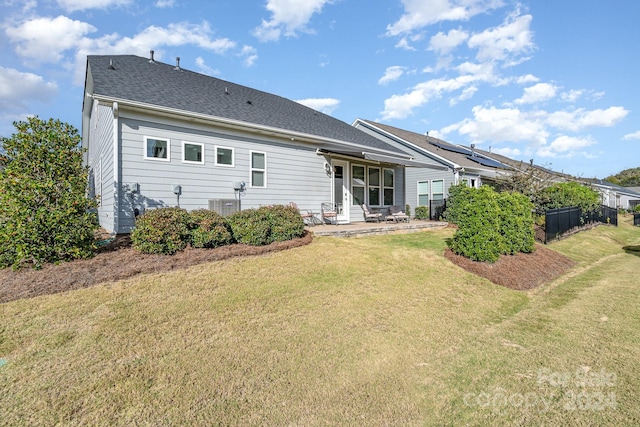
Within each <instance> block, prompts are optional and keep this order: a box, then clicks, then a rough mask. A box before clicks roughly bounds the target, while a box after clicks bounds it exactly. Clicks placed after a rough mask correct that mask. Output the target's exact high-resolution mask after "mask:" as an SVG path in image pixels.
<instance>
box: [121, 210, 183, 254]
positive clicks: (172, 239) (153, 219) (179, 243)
mask: <svg viewBox="0 0 640 427" xmlns="http://www.w3.org/2000/svg"><path fill="white" fill-rule="evenodd" d="M191 223H192V221H191V217H190V215H189V213H188V212H187V211H186V209H181V208H159V209H153V210H149V211H147V212H145V213H144V215H141V216H139V217H138V218H137V219H136V226H135V228H134V229H133V231H132V232H131V242H132V243H133V247H134V248H135V249H137V250H139V251H140V252H143V253H145V254H167V255H172V254H174V253H176V252H178V251H181V250H183V249H184V248H186V247H187V242H188V241H189V236H190V233H189V231H190V230H189V228H190V227H189V226H190V224H191Z"/></svg>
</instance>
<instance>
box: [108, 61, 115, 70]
mask: <svg viewBox="0 0 640 427" xmlns="http://www.w3.org/2000/svg"><path fill="white" fill-rule="evenodd" d="M109 69H110V70H115V69H116V67H114V66H113V58H109Z"/></svg>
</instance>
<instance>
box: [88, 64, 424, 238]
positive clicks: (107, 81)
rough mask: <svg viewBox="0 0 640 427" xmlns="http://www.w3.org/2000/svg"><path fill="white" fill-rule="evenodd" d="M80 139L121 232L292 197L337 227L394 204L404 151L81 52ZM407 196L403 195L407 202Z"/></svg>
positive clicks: (170, 70)
mask: <svg viewBox="0 0 640 427" xmlns="http://www.w3.org/2000/svg"><path fill="white" fill-rule="evenodd" d="M82 116H83V121H82V138H83V139H82V143H83V147H85V148H86V149H87V152H86V155H85V163H86V164H87V165H88V166H89V168H90V177H91V183H90V187H91V190H92V191H93V193H94V194H95V196H96V197H97V198H98V200H99V208H98V215H99V219H100V224H101V226H102V227H104V228H105V229H106V230H108V231H109V232H113V233H127V232H129V231H130V230H131V229H132V227H133V226H134V221H135V216H136V215H138V214H141V213H143V212H144V211H145V210H147V209H152V208H157V207H162V206H180V207H183V208H186V209H188V210H193V209H198V208H210V209H215V210H217V211H219V212H221V213H223V214H226V213H230V212H232V211H234V210H237V209H240V208H241V209H247V208H255V207H259V206H262V205H270V204H287V203H289V202H295V203H296V204H297V205H298V207H299V208H301V209H310V210H312V211H313V212H314V213H319V211H320V206H321V203H323V202H331V203H333V204H334V206H335V207H336V208H337V211H338V221H339V222H341V223H349V222H354V221H362V220H363V213H362V209H361V208H360V206H359V205H360V204H361V203H363V202H365V203H368V204H369V205H371V206H372V207H381V208H384V207H387V206H391V205H400V206H404V204H405V203H406V195H405V187H404V183H405V170H406V167H407V166H411V167H425V168H429V167H432V166H433V165H432V162H430V161H428V162H426V163H423V162H421V161H420V160H419V159H415V158H414V156H413V155H412V154H410V153H408V152H407V151H405V150H402V149H400V148H398V147H396V146H395V145H393V144H389V143H387V142H385V141H383V140H381V139H379V138H375V137H373V136H371V135H370V134H367V133H365V132H362V131H361V130H359V129H356V128H355V127H353V126H350V125H349V124H347V123H344V122H342V121H340V120H337V119H335V118H333V117H330V116H328V115H325V114H322V113H320V112H318V111H315V110H313V109H311V108H308V107H305V106H303V105H301V104H299V103H297V102H294V101H291V100H288V99H285V98H283V97H280V96H277V95H273V94H269V93H265V92H262V91H259V90H256V89H251V88H248V87H245V86H241V85H238V84H234V83H231V82H227V81H224V80H220V79H217V78H213V77H209V76H206V75H202V74H199V73H195V72H192V71H188V70H185V69H183V68H181V67H180V64H179V59H177V60H176V64H175V65H169V64H165V63H161V62H158V61H155V60H154V58H153V53H152V54H151V57H150V58H143V57H139V56H132V55H111V56H109V55H107V56H89V57H88V58H87V69H86V78H85V97H84V103H83V108H82ZM412 197H413V196H412Z"/></svg>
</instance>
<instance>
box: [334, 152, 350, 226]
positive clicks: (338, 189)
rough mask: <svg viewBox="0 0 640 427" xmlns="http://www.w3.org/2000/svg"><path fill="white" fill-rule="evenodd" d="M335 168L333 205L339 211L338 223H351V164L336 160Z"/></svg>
mask: <svg viewBox="0 0 640 427" xmlns="http://www.w3.org/2000/svg"><path fill="white" fill-rule="evenodd" d="M332 166H333V203H335V205H336V208H337V210H338V222H349V206H350V205H351V203H350V192H349V163H347V162H345V161H343V160H334V161H333V162H332Z"/></svg>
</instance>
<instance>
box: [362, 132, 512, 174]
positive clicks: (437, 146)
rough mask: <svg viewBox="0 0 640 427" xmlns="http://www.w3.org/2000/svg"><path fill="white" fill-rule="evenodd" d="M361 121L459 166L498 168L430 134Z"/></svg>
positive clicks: (469, 151)
mask: <svg viewBox="0 0 640 427" xmlns="http://www.w3.org/2000/svg"><path fill="white" fill-rule="evenodd" d="M363 121H364V122H366V123H369V124H370V125H372V126H375V127H377V128H379V129H382V130H383V131H385V132H388V133H390V134H392V135H395V136H396V137H398V138H400V139H403V140H405V141H407V142H410V143H412V144H414V145H416V146H418V147H420V148H423V149H425V150H426V151H428V152H430V153H433V154H435V155H437V156H440V157H442V158H444V159H447V160H449V161H450V162H453V163H455V164H457V165H459V166H462V167H465V168H470V169H484V170H495V169H497V168H498V167H496V166H491V165H489V164H484V165H483V164H482V163H480V162H479V161H473V160H470V159H469V155H470V153H471V149H470V148H466V147H464V148H463V149H460V148H462V147H461V146H458V145H454V144H451V143H449V142H446V141H443V140H442V139H438V138H434V137H432V136H426V135H422V134H419V133H416V132H411V131H408V130H404V129H400V128H397V127H393V126H389V125H385V124H382V123H377V122H373V121H370V120H363ZM478 160H481V159H478ZM496 160H498V159H496ZM487 163H489V162H487ZM499 168H500V169H509V168H510V166H508V165H506V164H505V165H500V167H499Z"/></svg>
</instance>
